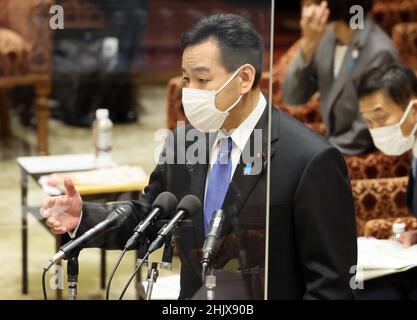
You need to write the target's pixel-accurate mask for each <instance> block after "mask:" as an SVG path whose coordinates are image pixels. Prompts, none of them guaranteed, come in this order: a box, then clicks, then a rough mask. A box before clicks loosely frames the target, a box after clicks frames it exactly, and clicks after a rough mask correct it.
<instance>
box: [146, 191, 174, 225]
mask: <svg viewBox="0 0 417 320" xmlns="http://www.w3.org/2000/svg"><path fill="white" fill-rule="evenodd" d="M177 204H178V200H177V197H175V196H174V195H173V194H172V193H171V192H168V191H165V192H162V193H160V194H159V195H158V196H157V197H156V199H155V201H154V202H153V204H152V208H153V209H154V208H156V207H158V208H160V209H161V211H162V212H161V218H162V219H166V218H168V217H169V216H170V215H171V213H172V212H173V211H174V210H175V208H176V207H177Z"/></svg>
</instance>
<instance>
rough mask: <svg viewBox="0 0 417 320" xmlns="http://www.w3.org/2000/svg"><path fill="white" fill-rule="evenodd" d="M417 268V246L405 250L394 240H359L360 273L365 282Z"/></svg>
mask: <svg viewBox="0 0 417 320" xmlns="http://www.w3.org/2000/svg"><path fill="white" fill-rule="evenodd" d="M416 266H417V245H414V246H412V247H410V248H404V247H403V245H402V244H401V243H399V242H397V241H393V240H379V239H374V238H358V268H357V270H358V273H360V274H361V276H362V277H363V279H364V280H368V279H372V278H377V277H381V276H384V275H388V274H392V273H397V272H402V271H406V270H408V269H410V268H413V267H416Z"/></svg>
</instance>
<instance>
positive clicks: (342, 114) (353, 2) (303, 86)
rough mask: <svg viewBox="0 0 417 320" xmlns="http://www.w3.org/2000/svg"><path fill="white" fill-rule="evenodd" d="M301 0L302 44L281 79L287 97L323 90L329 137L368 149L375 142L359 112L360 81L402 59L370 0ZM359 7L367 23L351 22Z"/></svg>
mask: <svg viewBox="0 0 417 320" xmlns="http://www.w3.org/2000/svg"><path fill="white" fill-rule="evenodd" d="M302 2H303V4H304V5H305V7H304V10H303V14H302V19H301V29H302V39H301V42H302V45H301V49H300V51H299V52H298V54H297V56H296V57H295V59H294V61H293V62H292V63H291V65H290V66H289V68H288V72H287V73H286V76H285V79H284V82H283V84H282V93H283V98H284V101H285V103H287V104H289V105H301V104H304V103H306V102H307V101H308V100H309V99H310V98H311V97H312V96H313V94H315V93H316V92H319V93H320V114H321V117H322V119H323V123H324V125H325V127H326V133H325V136H326V138H327V139H328V141H329V142H330V143H331V144H333V145H334V146H336V147H337V148H338V149H339V150H340V152H342V153H343V154H346V155H359V154H364V153H366V152H368V151H370V150H372V149H373V148H374V147H373V144H372V139H371V137H370V135H369V132H368V130H367V127H366V124H365V122H364V121H363V119H362V118H361V115H360V112H359V108H358V97H357V90H358V85H359V82H360V80H361V78H362V77H363V75H364V74H365V73H366V72H367V71H369V70H371V69H372V68H375V67H382V66H384V65H386V64H388V63H392V62H393V61H396V60H397V59H398V58H397V54H396V52H395V49H394V46H393V44H392V41H391V39H390V38H389V36H388V35H387V34H386V33H385V32H383V31H382V30H381V29H380V28H379V27H378V26H377V25H376V24H375V23H374V22H373V21H372V19H371V17H369V16H367V13H368V12H370V11H371V9H372V1H371V0H328V1H321V0H304V1H302ZM355 7H356V8H357V7H360V8H362V10H363V14H364V15H365V16H364V17H362V19H363V26H362V27H359V26H352V19H353V18H354V15H353V14H352V13H351V11H352V8H353V9H355ZM355 10H357V9H355ZM353 21H355V19H353Z"/></svg>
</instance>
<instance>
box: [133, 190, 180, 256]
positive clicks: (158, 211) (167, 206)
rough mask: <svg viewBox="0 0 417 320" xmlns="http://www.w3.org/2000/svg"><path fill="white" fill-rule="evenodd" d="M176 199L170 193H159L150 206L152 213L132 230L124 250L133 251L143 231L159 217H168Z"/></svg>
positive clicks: (174, 206) (175, 204) (176, 202)
mask: <svg viewBox="0 0 417 320" xmlns="http://www.w3.org/2000/svg"><path fill="white" fill-rule="evenodd" d="M177 204H178V201H177V198H176V197H175V196H174V195H173V194H172V193H171V192H167V191H166V192H162V193H160V194H159V195H158V196H157V197H156V199H155V201H154V202H153V204H152V211H151V212H150V213H149V214H148V216H147V217H146V218H145V219H144V220H142V221H141V222H140V223H139V224H138V225H137V227H136V228H135V229H134V232H133V235H132V236H131V237H130V239H129V240H127V242H126V245H125V250H130V249H133V247H134V246H135V245H136V244H137V243H138V241H139V239H140V238H141V237H142V236H143V233H144V232H145V230H146V229H147V228H148V227H149V226H150V225H151V224H153V223H154V222H155V220H156V218H158V216H159V215H162V218H163V219H164V218H166V217H168V215H170V214H171V212H172V211H174V209H175V208H176V207H177Z"/></svg>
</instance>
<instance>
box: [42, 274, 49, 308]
mask: <svg viewBox="0 0 417 320" xmlns="http://www.w3.org/2000/svg"><path fill="white" fill-rule="evenodd" d="M45 277H46V269H43V272H42V292H43V299H44V300H48V296H47V294H46V284H45Z"/></svg>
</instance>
